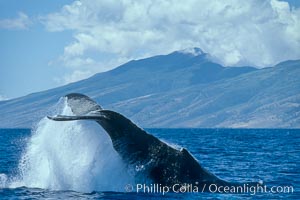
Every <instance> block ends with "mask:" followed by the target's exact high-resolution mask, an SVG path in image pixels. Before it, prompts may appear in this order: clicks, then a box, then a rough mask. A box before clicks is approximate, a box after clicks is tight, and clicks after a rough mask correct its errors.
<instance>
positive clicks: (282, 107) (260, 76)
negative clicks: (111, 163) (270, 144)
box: [0, 48, 300, 128]
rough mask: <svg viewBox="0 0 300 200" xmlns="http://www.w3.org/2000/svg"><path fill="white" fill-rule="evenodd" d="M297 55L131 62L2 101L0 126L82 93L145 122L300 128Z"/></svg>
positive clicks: (196, 54)
mask: <svg viewBox="0 0 300 200" xmlns="http://www.w3.org/2000/svg"><path fill="white" fill-rule="evenodd" d="M299 75H300V60H296V61H286V62H282V63H280V64H278V65H276V66H274V67H270V68H263V69H257V68H254V67H246V66H245V67H224V66H222V65H220V64H218V63H215V62H213V61H212V59H211V57H210V55H208V54H205V53H204V52H203V51H201V49H197V48H195V49H192V50H189V51H176V52H173V53H171V54H168V55H160V56H154V57H150V58H146V59H141V60H133V61H130V62H128V63H126V64H124V65H121V66H119V67H117V68H115V69H113V70H111V71H108V72H103V73H99V74H95V75H94V76H92V77H90V78H88V79H85V80H82V81H78V82H75V83H71V84H68V85H65V86H62V87H58V88H54V89H51V90H47V91H43V92H38V93H34V94H30V95H27V96H24V97H21V98H17V99H12V100H8V101H0V112H1V114H2V116H3V117H2V118H0V127H5V128H8V127H31V126H32V125H33V124H34V123H35V122H37V121H38V119H40V118H41V117H43V116H45V115H46V114H48V113H49V112H51V109H53V108H54V107H53V105H55V104H56V102H57V101H58V100H59V98H60V97H61V96H64V95H65V94H68V93H71V92H79V93H84V94H87V95H88V96H90V97H92V98H94V99H96V100H97V102H98V103H99V104H101V105H102V106H103V107H104V108H107V109H112V110H115V111H117V112H120V113H122V114H124V115H126V116H127V117H129V118H130V119H133V121H135V122H136V123H137V124H139V125H140V126H142V127H268V128H276V127H287V128H296V127H300V76H299Z"/></svg>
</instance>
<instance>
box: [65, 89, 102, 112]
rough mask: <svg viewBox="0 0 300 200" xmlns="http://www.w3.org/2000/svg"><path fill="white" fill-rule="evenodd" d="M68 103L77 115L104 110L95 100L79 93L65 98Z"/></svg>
mask: <svg viewBox="0 0 300 200" xmlns="http://www.w3.org/2000/svg"><path fill="white" fill-rule="evenodd" d="M65 98H67V103H68V105H69V107H70V108H71V109H72V112H73V113H74V114H75V115H86V114H88V113H90V112H92V111H94V112H95V111H99V110H102V108H101V106H99V105H98V104H97V103H96V102H95V101H94V100H92V99H91V98H89V97H88V96H85V95H83V94H79V93H71V94H68V95H66V96H65Z"/></svg>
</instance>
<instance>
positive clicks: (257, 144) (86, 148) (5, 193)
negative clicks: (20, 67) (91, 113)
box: [0, 119, 300, 199]
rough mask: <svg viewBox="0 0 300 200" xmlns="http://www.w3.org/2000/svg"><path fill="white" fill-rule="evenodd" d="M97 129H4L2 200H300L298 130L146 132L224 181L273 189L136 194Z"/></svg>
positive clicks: (82, 125) (43, 125) (0, 136)
mask: <svg viewBox="0 0 300 200" xmlns="http://www.w3.org/2000/svg"><path fill="white" fill-rule="evenodd" d="M74 123H76V124H74ZM96 129H97V128H96V126H94V124H93V123H92V122H68V123H63V124H59V125H57V124H55V122H49V121H47V120H46V119H44V120H42V121H41V122H40V123H39V125H37V126H36V127H34V128H33V129H31V130H30V129H0V199H200V198H205V199H299V198H300V193H299V188H300V174H299V171H300V146H299V144H300V130H299V129H146V130H147V132H149V133H151V134H153V135H155V136H156V137H158V138H160V139H161V140H162V141H164V142H167V143H168V144H169V145H172V146H174V147H175V148H176V147H184V148H186V149H188V150H189V151H190V152H191V154H192V155H193V156H194V157H196V158H197V159H198V160H199V162H200V163H201V165H202V166H203V167H204V168H206V169H207V170H209V171H210V172H212V173H213V174H215V175H217V176H218V177H220V178H222V179H224V180H228V181H234V182H247V181H263V183H264V184H265V185H266V186H267V188H268V190H267V191H264V192H262V191H261V192H255V191H250V192H249V191H248V192H247V193H239V194H233V193H229V194H228V193H217V192H209V193H207V192H204V193H202V192H201V190H199V191H190V192H184V191H183V192H167V193H164V194H162V193H161V192H157V191H156V192H155V191H152V192H151V191H146V192H144V191H139V192H137V191H135V188H134V187H135V186H134V185H133V184H132V179H131V178H130V175H128V174H127V173H128V172H126V173H125V172H124V171H126V170H125V168H124V166H123V165H122V163H121V162H120V160H119V159H118V158H117V157H116V155H115V152H113V150H112V148H111V147H109V145H110V143H109V138H108V137H107V136H106V134H105V132H101V133H99V131H98V130H96ZM129 174H130V173H129ZM128 185H129V186H131V190H130V191H129V192H128ZM271 187H272V188H273V189H274V190H273V191H270V189H271ZM126 190H127V191H126Z"/></svg>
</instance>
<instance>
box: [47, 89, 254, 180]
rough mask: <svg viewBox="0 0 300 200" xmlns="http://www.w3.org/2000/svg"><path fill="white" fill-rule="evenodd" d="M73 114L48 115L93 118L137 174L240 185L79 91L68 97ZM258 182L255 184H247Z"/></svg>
mask: <svg viewBox="0 0 300 200" xmlns="http://www.w3.org/2000/svg"><path fill="white" fill-rule="evenodd" d="M65 98H66V100H67V103H68V105H69V107H70V108H71V109H72V112H73V113H74V115H73V116H64V115H56V116H48V118H49V119H51V120H55V121H72V120H93V121H95V122H97V123H98V124H99V125H101V126H102V127H103V129H104V130H105V131H106V132H107V134H108V135H109V136H110V138H111V141H112V144H113V147H114V149H115V150H116V151H117V152H118V154H119V155H120V156H121V158H122V160H123V161H124V162H125V163H126V164H127V165H128V166H131V167H132V166H133V167H142V168H143V170H141V172H140V173H137V176H143V177H145V179H147V180H150V181H151V182H152V183H156V184H161V185H164V186H172V185H174V184H181V185H184V184H195V183H196V184H197V185H204V184H206V185H210V184H216V185H218V186H238V185H242V184H241V183H230V182H227V181H224V180H221V179H220V178H218V177H216V176H215V175H214V174H212V173H210V172H209V171H207V170H206V169H204V168H203V167H202V166H201V165H200V164H199V162H198V161H197V160H196V159H195V158H194V157H193V156H192V155H191V154H190V153H189V152H188V151H187V150H186V149H185V148H182V149H180V150H178V149H175V148H173V147H171V146H169V145H168V144H166V143H164V142H162V141H160V140H159V139H158V138H156V137H154V136H153V135H151V134H149V133H147V132H146V131H144V130H143V129H141V128H140V127H138V126H137V125H135V124H134V123H133V122H132V121H131V120H129V119H127V118H126V117H124V116H123V115H121V114H120V113H117V112H114V111H111V110H105V109H102V108H101V106H100V105H98V104H97V103H96V102H95V101H94V100H92V99H91V98H89V97H87V96H85V95H83V94H78V93H72V94H68V95H66V96H65ZM247 184H248V185H250V184H252V185H253V184H256V183H247Z"/></svg>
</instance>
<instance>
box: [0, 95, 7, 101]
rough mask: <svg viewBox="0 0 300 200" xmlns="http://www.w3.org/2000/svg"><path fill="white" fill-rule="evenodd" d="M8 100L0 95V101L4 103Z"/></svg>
mask: <svg viewBox="0 0 300 200" xmlns="http://www.w3.org/2000/svg"><path fill="white" fill-rule="evenodd" d="M5 100H8V98H7V97H6V96H3V95H0V101H5Z"/></svg>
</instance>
